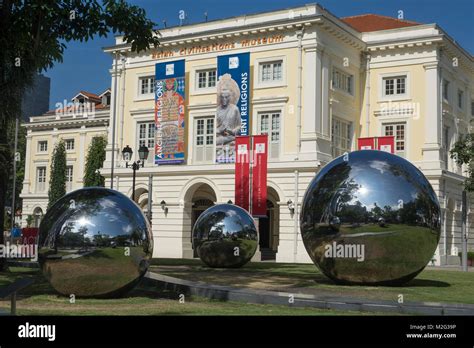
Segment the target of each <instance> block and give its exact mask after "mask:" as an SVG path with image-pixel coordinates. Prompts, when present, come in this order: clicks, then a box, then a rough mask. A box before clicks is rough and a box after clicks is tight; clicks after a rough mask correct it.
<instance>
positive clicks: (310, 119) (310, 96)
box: [299, 47, 319, 160]
mask: <svg viewBox="0 0 474 348" xmlns="http://www.w3.org/2000/svg"><path fill="white" fill-rule="evenodd" d="M316 56H317V54H316V47H306V48H305V49H304V51H303V112H302V122H301V123H302V128H301V153H300V155H299V157H300V159H301V160H307V159H309V160H311V159H313V160H315V159H316V133H317V128H316V122H317V121H316V119H317V111H316V110H317V105H318V104H317V100H316V95H317V92H318V90H319V89H318V88H317V86H316V79H317V75H318V74H317V63H316Z"/></svg>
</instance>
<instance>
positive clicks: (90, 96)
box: [79, 91, 100, 100]
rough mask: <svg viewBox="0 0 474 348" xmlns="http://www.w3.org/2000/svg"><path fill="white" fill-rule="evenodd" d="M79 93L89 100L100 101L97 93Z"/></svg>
mask: <svg viewBox="0 0 474 348" xmlns="http://www.w3.org/2000/svg"><path fill="white" fill-rule="evenodd" d="M79 93H80V94H83V95H85V96H86V97H88V98H89V99H97V100H99V99H100V97H99V96H98V95H97V94H95V93H90V92H86V91H80V92H79Z"/></svg>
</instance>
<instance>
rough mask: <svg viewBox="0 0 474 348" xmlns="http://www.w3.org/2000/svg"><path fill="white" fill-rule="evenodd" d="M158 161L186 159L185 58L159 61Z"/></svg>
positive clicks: (157, 97)
mask: <svg viewBox="0 0 474 348" xmlns="http://www.w3.org/2000/svg"><path fill="white" fill-rule="evenodd" d="M155 80H156V82H155V125H156V127H155V128H156V132H155V163H156V164H175V163H182V162H183V161H184V104H185V79H184V60H180V61H176V62H167V63H158V64H156V78H155Z"/></svg>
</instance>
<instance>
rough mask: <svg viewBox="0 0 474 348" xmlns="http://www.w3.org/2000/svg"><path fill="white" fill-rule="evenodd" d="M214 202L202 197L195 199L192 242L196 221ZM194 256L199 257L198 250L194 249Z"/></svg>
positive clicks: (192, 213)
mask: <svg viewBox="0 0 474 348" xmlns="http://www.w3.org/2000/svg"><path fill="white" fill-rule="evenodd" d="M213 205H214V202H213V201H212V200H210V199H207V198H200V199H196V200H195V201H194V200H193V207H192V210H191V243H192V239H193V235H192V231H193V227H194V224H195V223H196V221H197V219H198V218H199V216H200V215H201V214H202V213H203V212H204V211H205V210H206V209H207V208H209V207H212V206H213ZM193 257H198V255H197V253H196V250H194V249H193Z"/></svg>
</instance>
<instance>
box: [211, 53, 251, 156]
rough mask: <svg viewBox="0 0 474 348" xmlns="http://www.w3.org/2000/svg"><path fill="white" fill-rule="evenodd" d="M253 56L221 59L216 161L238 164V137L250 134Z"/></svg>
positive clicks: (219, 63)
mask: <svg viewBox="0 0 474 348" xmlns="http://www.w3.org/2000/svg"><path fill="white" fill-rule="evenodd" d="M249 57H250V55H249V53H242V54H236V55H228V56H220V57H218V63H217V73H218V76H219V81H218V82H217V86H216V89H217V109H216V161H217V162H218V163H233V162H235V137H236V136H239V135H247V134H248V128H247V127H248V118H249V116H248V110H249V109H250V105H249V101H248V99H249V98H248V84H249V78H250V72H249V70H250V65H249V64H250V58H249Z"/></svg>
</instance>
